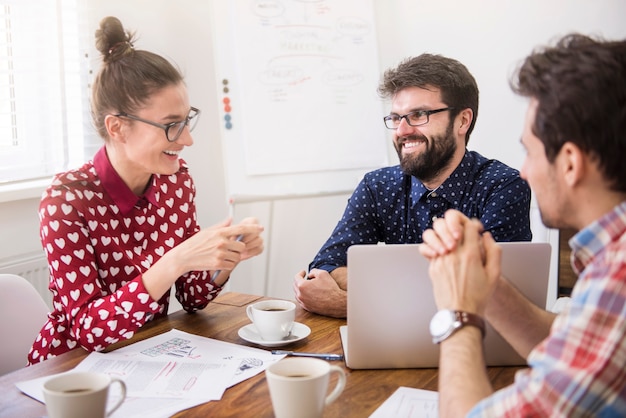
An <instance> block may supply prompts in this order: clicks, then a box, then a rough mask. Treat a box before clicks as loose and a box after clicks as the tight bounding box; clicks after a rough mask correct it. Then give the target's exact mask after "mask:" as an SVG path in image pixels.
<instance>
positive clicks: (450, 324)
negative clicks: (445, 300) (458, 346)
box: [430, 309, 485, 344]
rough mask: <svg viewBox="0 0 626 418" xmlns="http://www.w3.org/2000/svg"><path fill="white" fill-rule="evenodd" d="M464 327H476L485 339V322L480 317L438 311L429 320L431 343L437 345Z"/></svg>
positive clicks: (457, 312) (467, 313)
mask: <svg viewBox="0 0 626 418" xmlns="http://www.w3.org/2000/svg"><path fill="white" fill-rule="evenodd" d="M466 325H473V326H475V327H478V329H480V331H481V333H482V335H483V338H484V337H485V321H484V319H482V318H481V317H480V316H478V315H476V314H473V313H469V312H464V311H453V310H450V309H442V310H440V311H438V312H437V313H436V314H435V315H434V316H433V318H432V319H431V320H430V335H432V337H433V343H435V344H439V343H440V342H442V341H443V340H445V339H446V338H448V337H449V336H451V335H452V334H454V333H455V332H456V331H457V330H459V329H461V328H463V327H464V326H466Z"/></svg>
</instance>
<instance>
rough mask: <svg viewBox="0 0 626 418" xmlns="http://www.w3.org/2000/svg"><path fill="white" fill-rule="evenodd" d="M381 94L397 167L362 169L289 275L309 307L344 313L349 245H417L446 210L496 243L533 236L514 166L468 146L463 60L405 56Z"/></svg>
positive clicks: (468, 97) (471, 115)
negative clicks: (333, 218)
mask: <svg viewBox="0 0 626 418" xmlns="http://www.w3.org/2000/svg"><path fill="white" fill-rule="evenodd" d="M378 91H379V93H380V95H381V96H382V97H383V98H386V99H391V109H390V110H391V111H390V113H389V115H388V116H385V117H384V118H383V123H384V124H385V126H386V127H387V128H388V129H389V130H390V132H391V133H392V138H393V143H394V147H395V149H396V151H397V153H398V158H399V161H400V164H399V165H397V166H393V167H386V168H382V169H378V170H375V171H372V172H370V173H368V174H366V175H365V177H364V178H363V179H362V181H361V182H360V183H359V185H358V186H357V188H356V190H355V191H354V193H353V194H352V196H351V197H350V199H349V201H348V205H347V207H346V209H345V211H344V214H343V216H342V218H341V220H340V221H339V223H338V224H337V226H336V227H335V229H334V231H333V232H332V234H331V236H330V238H329V239H328V240H327V241H326V243H325V244H324V245H323V246H322V248H321V249H320V251H319V252H318V254H317V255H316V256H315V259H314V260H313V262H312V263H311V264H310V265H309V272H308V273H307V272H302V271H301V272H299V273H297V274H296V275H295V278H294V286H293V287H294V293H295V298H296V300H297V301H298V302H299V303H300V305H301V306H302V307H303V308H304V309H306V310H308V311H311V312H315V313H318V314H322V315H328V316H333V317H339V318H342V317H345V316H346V301H347V298H346V292H347V268H346V264H347V250H348V247H350V246H351V245H354V244H376V243H379V242H383V243H386V244H408V243H420V242H422V233H423V232H424V231H425V230H427V229H428V228H430V227H432V222H433V219H436V218H437V217H441V216H443V214H444V212H445V211H446V210H448V209H457V210H459V211H461V212H462V213H464V214H465V215H466V216H468V217H470V218H477V219H479V220H480V221H481V222H482V223H483V224H484V225H485V230H486V231H489V232H491V234H492V235H493V236H494V238H495V239H496V240H497V241H530V240H531V238H532V233H531V230H530V214H529V211H530V200H531V195H530V188H529V187H528V184H527V183H526V182H525V181H524V180H522V179H521V178H520V175H519V172H518V171H517V170H515V169H513V168H511V167H509V166H507V165H505V164H504V163H502V162H500V161H497V160H493V159H488V158H486V157H484V156H482V155H480V154H479V153H477V152H475V151H470V150H468V149H467V143H468V141H469V137H470V134H471V133H472V131H473V129H474V125H475V124H476V117H477V115H478V86H477V84H476V80H475V79H474V77H473V76H472V75H471V74H470V72H469V71H468V70H467V68H466V67H465V66H464V65H463V64H461V63H460V62H458V61H456V60H454V59H450V58H447V57H443V56H441V55H432V54H422V55H420V56H417V57H414V58H409V59H407V60H405V61H403V62H401V63H400V64H399V65H398V66H397V68H394V69H390V70H388V71H386V72H385V74H384V78H383V80H382V82H381V84H380V86H379V89H378ZM381 288H384V278H383V279H382V280H381Z"/></svg>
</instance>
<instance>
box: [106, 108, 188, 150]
mask: <svg viewBox="0 0 626 418" xmlns="http://www.w3.org/2000/svg"><path fill="white" fill-rule="evenodd" d="M113 116H117V117H121V118H128V119H132V120H136V121H139V122H143V123H147V124H148V125H152V126H156V127H157V128H161V129H163V130H164V131H165V138H167V140H168V141H169V142H174V141H176V140H177V139H178V138H180V134H182V133H183V129H185V126H189V132H191V131H193V129H194V128H195V127H196V125H197V124H198V119H199V116H200V109H197V108H195V107H193V106H192V107H191V108H190V109H189V114H188V115H187V117H186V118H185V119H184V120H181V121H179V122H171V123H168V124H166V125H164V124H162V123H157V122H153V121H151V120H147V119H144V118H140V117H139V116H134V115H129V114H128V113H126V112H119V113H115V114H113Z"/></svg>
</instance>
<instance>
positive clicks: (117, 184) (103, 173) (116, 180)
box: [93, 147, 158, 214]
mask: <svg viewBox="0 0 626 418" xmlns="http://www.w3.org/2000/svg"><path fill="white" fill-rule="evenodd" d="M93 165H94V168H95V169H96V173H98V177H99V178H100V181H101V182H102V187H104V189H105V190H106V192H107V193H108V194H109V196H111V199H113V202H114V203H115V204H116V205H117V207H118V208H119V209H120V212H122V213H123V214H127V213H129V212H130V211H131V210H132V209H133V208H134V207H135V206H141V204H142V202H143V201H148V202H149V203H152V204H153V205H156V206H158V202H157V199H156V187H155V184H154V182H155V177H157V176H156V175H153V176H152V180H151V183H150V185H149V186H148V188H147V189H146V191H145V192H144V193H143V195H141V196H137V195H135V193H133V191H132V190H130V188H129V187H128V186H127V185H126V183H124V180H122V178H121V177H120V176H119V174H117V172H116V171H115V169H114V168H113V166H112V165H111V161H109V157H108V155H107V153H106V147H102V148H100V150H98V152H97V153H96V155H95V156H94V159H93Z"/></svg>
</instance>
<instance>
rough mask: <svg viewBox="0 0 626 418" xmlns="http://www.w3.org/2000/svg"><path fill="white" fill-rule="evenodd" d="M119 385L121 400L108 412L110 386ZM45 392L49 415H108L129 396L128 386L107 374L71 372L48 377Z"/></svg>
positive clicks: (53, 417) (100, 417)
mask: <svg viewBox="0 0 626 418" xmlns="http://www.w3.org/2000/svg"><path fill="white" fill-rule="evenodd" d="M114 383H115V384H118V385H119V387H120V389H121V396H120V399H118V400H117V402H115V404H114V405H113V406H111V407H110V408H109V410H108V411H107V409H106V408H107V400H108V396H109V388H110V387H111V385H112V384H114ZM43 395H44V400H45V402H46V411H47V412H48V417H49V418H84V417H92V418H104V417H108V416H110V415H111V414H112V413H113V412H114V411H115V410H117V409H118V408H119V407H120V406H121V405H122V402H124V399H125V398H126V385H125V384H124V382H123V381H122V380H120V379H117V378H115V377H111V376H109V375H106V374H103V373H92V372H70V373H65V374H62V375H59V376H55V377H52V378H50V379H48V380H47V381H46V382H45V383H44V384H43Z"/></svg>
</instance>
